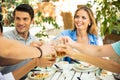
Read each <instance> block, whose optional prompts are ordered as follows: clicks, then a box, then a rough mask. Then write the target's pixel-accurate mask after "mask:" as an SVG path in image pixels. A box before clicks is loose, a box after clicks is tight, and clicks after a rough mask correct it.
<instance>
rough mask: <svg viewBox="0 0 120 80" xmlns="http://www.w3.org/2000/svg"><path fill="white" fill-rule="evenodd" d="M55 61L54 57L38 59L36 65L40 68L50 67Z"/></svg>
mask: <svg viewBox="0 0 120 80" xmlns="http://www.w3.org/2000/svg"><path fill="white" fill-rule="evenodd" d="M55 61H56V57H55V56H46V57H42V58H38V60H37V63H38V64H37V65H38V66H40V67H48V66H52V65H53V64H54V63H55Z"/></svg>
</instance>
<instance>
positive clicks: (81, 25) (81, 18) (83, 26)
mask: <svg viewBox="0 0 120 80" xmlns="http://www.w3.org/2000/svg"><path fill="white" fill-rule="evenodd" d="M74 23H75V26H76V29H79V30H85V31H87V28H88V24H90V18H89V15H88V13H87V12H86V11H85V10H82V9H81V10H79V11H78V12H77V13H76V16H75V18H74Z"/></svg>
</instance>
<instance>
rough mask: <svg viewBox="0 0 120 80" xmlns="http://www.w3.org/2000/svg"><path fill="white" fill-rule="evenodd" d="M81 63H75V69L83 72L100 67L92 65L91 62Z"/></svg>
mask: <svg viewBox="0 0 120 80" xmlns="http://www.w3.org/2000/svg"><path fill="white" fill-rule="evenodd" d="M80 63H81V64H75V65H74V66H73V69H74V70H75V71H81V72H89V71H95V70H97V69H99V68H98V67H96V66H94V65H91V64H89V63H85V62H81V61H80Z"/></svg>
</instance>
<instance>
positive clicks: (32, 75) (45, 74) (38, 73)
mask: <svg viewBox="0 0 120 80" xmlns="http://www.w3.org/2000/svg"><path fill="white" fill-rule="evenodd" d="M48 76H49V73H48V72H44V73H40V72H33V73H32V74H31V75H30V77H31V78H36V79H41V78H46V77H48Z"/></svg>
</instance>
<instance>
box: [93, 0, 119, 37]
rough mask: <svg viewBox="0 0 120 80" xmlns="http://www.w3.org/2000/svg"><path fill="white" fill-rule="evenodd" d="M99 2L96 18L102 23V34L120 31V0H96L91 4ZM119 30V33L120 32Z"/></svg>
mask: <svg viewBox="0 0 120 80" xmlns="http://www.w3.org/2000/svg"><path fill="white" fill-rule="evenodd" d="M95 4H97V5H98V6H97V7H96V19H97V21H98V23H100V31H101V35H102V36H104V35H105V34H106V33H108V34H110V33H112V32H113V31H114V30H117V31H118V32H120V22H119V21H118V20H119V19H120V16H118V15H120V6H119V4H120V0H102V1H99V0H94V3H93V4H91V5H95ZM118 32H117V33H118Z"/></svg>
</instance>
